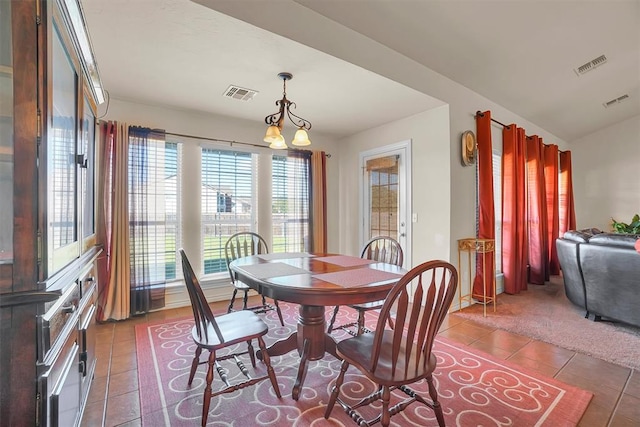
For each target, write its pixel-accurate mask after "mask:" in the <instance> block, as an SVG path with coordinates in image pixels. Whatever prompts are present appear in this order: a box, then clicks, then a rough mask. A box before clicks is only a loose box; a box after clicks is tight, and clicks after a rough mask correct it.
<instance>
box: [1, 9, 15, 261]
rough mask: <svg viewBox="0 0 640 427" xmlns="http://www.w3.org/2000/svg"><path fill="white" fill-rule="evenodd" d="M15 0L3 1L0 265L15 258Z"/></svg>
mask: <svg viewBox="0 0 640 427" xmlns="http://www.w3.org/2000/svg"><path fill="white" fill-rule="evenodd" d="M11 46H12V38H11V2H9V1H0V200H1V201H2V202H0V264H4V263H11V262H12V261H13V61H12V48H11Z"/></svg>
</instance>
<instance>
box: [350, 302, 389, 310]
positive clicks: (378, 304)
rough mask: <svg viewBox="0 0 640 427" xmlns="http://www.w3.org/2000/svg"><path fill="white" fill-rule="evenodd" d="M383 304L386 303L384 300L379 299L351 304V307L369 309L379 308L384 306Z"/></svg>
mask: <svg viewBox="0 0 640 427" xmlns="http://www.w3.org/2000/svg"><path fill="white" fill-rule="evenodd" d="M383 305H384V300H379V301H372V302H365V303H362V304H349V307H351V308H353V309H354V310H362V311H369V310H379V309H381V308H382V306H383Z"/></svg>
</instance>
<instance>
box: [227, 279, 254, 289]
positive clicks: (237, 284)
mask: <svg viewBox="0 0 640 427" xmlns="http://www.w3.org/2000/svg"><path fill="white" fill-rule="evenodd" d="M231 284H232V285H233V286H234V287H235V288H236V289H237V290H239V291H250V290H251V289H252V288H251V286H249V285H247V284H244V283H242V282H241V281H239V280H236V281H235V282H231Z"/></svg>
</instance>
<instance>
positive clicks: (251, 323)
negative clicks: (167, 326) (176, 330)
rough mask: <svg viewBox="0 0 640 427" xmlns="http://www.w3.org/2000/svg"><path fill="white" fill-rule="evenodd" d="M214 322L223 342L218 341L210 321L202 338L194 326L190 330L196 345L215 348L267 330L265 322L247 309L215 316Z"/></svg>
mask: <svg viewBox="0 0 640 427" xmlns="http://www.w3.org/2000/svg"><path fill="white" fill-rule="evenodd" d="M216 322H217V323H218V327H219V328H220V331H221V332H222V335H223V339H224V342H220V340H219V339H218V336H217V334H216V332H215V330H214V329H213V325H212V324H211V323H209V324H207V325H206V327H207V333H206V335H205V334H202V338H199V337H198V331H197V329H196V327H195V326H194V327H193V329H192V331H191V335H192V336H193V340H194V341H195V342H196V343H197V344H198V345H200V346H202V347H205V348H207V349H209V350H217V349H220V348H223V347H228V346H230V345H233V344H237V343H239V342H246V341H248V340H251V339H253V338H256V337H260V336H263V335H265V334H266V333H267V331H268V330H269V328H268V326H267V324H266V323H264V322H263V321H262V319H260V317H258V316H257V315H256V314H255V313H254V312H252V311H249V310H242V311H234V312H231V313H228V314H224V315H221V316H216Z"/></svg>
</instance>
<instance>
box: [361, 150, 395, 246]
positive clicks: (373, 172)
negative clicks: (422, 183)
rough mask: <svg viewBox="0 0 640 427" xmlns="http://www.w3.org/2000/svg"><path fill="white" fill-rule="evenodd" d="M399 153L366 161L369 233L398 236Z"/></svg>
mask: <svg viewBox="0 0 640 427" xmlns="http://www.w3.org/2000/svg"><path fill="white" fill-rule="evenodd" d="M399 157H400V156H399V155H391V156H385V157H377V158H374V159H371V160H367V162H366V170H367V173H368V174H367V175H366V178H365V179H366V180H367V181H368V185H369V205H370V206H369V230H368V231H369V234H368V235H366V236H365V241H366V240H369V239H372V238H374V237H377V236H389V237H393V238H394V239H396V238H398V223H399V221H398V209H399V207H398V169H399V164H398V161H399Z"/></svg>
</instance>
